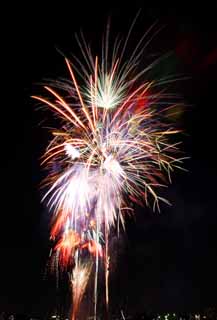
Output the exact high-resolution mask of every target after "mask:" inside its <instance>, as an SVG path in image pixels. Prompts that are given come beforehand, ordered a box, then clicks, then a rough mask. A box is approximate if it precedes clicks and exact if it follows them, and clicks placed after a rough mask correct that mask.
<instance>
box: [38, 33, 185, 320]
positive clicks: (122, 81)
mask: <svg viewBox="0 0 217 320" xmlns="http://www.w3.org/2000/svg"><path fill="white" fill-rule="evenodd" d="M150 31H151V28H150V30H149V32H150ZM147 35H148V33H147V34H145V35H144V36H143V37H142V39H141V41H139V43H138V45H137V46H136V48H135V50H134V51H133V53H132V55H131V57H130V58H129V59H128V62H125V61H123V57H124V54H125V47H126V44H127V40H128V37H129V35H128V37H127V40H126V42H125V43H123V44H122V47H123V49H122V51H120V50H119V48H120V46H121V42H120V43H118V42H117V43H116V45H115V46H114V50H113V52H112V55H111V57H112V58H111V60H109V56H108V37H106V43H105V46H104V51H103V55H102V57H101V59H100V58H99V57H98V56H96V57H95V59H94V58H93V57H92V55H91V52H90V48H89V47H88V46H87V45H86V43H84V44H82V43H81V42H80V40H79V42H78V43H79V46H80V48H81V51H82V54H83V55H84V58H85V62H86V65H87V68H85V66H84V65H83V64H82V63H81V62H80V61H78V60H77V59H76V58H75V61H76V62H77V63H78V65H77V66H76V65H72V63H71V62H70V61H69V60H68V59H65V61H66V66H67V69H68V72H69V75H70V79H71V81H70V82H69V81H66V82H65V83H64V82H63V83H59V82H57V83H56V85H54V84H53V85H51V86H45V87H44V88H45V90H46V92H47V94H49V96H50V98H45V97H40V96H34V98H35V99H37V100H38V101H40V102H41V103H42V104H44V105H47V106H48V107H49V108H50V109H51V110H52V111H53V112H54V114H55V115H56V116H58V117H59V118H60V120H61V126H60V129H58V130H53V132H52V134H53V136H54V138H53V140H52V141H51V143H50V144H49V146H48V148H47V150H46V152H45V154H44V157H43V161H42V163H43V165H46V166H47V168H48V170H50V174H49V175H48V177H47V179H46V180H45V185H46V187H48V189H47V192H46V194H45V195H44V198H43V200H46V201H47V205H48V207H49V208H50V210H51V211H52V212H53V223H52V228H51V238H52V239H53V240H54V241H56V242H57V243H56V245H55V247H54V252H55V253H56V255H57V256H58V261H59V265H60V268H61V269H62V270H64V269H66V268H67V267H68V266H69V265H71V267H72V285H73V304H74V311H73V315H72V319H75V318H76V313H77V311H78V306H79V305H80V302H81V299H82V296H83V293H84V290H85V287H86V284H87V281H88V277H89V276H90V272H91V271H90V270H91V268H90V267H89V266H88V265H85V266H82V264H81V263H80V262H79V263H78V261H81V260H82V257H83V256H85V259H86V258H87V256H88V257H89V260H90V261H92V259H93V257H94V259H95V268H94V269H95V289H94V297H95V308H94V309H95V317H96V306H97V283H98V268H99V264H100V263H99V262H100V261H99V260H100V259H103V260H104V269H105V284H106V298H105V299H106V304H107V307H108V303H109V292H108V276H109V252H108V251H109V235H110V230H111V228H113V227H115V226H116V225H119V223H121V225H122V226H123V228H124V220H125V215H126V213H127V212H128V211H129V210H132V209H129V207H128V203H129V201H130V202H138V203H142V202H143V203H144V204H146V205H148V204H149V202H150V198H152V199H153V204H154V205H153V206H154V209H155V208H156V207H157V208H158V209H159V201H164V202H166V203H168V201H167V200H165V199H163V198H162V197H160V196H158V194H157V193H156V189H157V187H160V186H163V185H164V184H165V177H164V174H163V171H166V172H167V175H168V178H169V180H170V172H171V171H172V170H173V168H175V167H178V168H179V167H180V163H182V159H180V158H179V159H177V158H176V153H177V150H178V143H170V142H169V140H168V138H169V136H170V135H174V134H176V133H177V132H178V131H177V130H175V129H174V128H173V127H170V126H169V125H167V124H166V122H165V123H164V122H162V121H161V120H162V118H163V111H162V104H161V100H164V99H165V97H166V99H167V100H168V97H169V96H168V95H166V94H165V93H164V92H163V90H158V91H156V88H157V86H158V85H160V84H162V83H164V84H165V83H166V82H167V81H168V82H169V81H171V79H170V78H167V79H163V80H162V79H161V80H159V81H157V80H156V81H144V80H143V78H145V75H146V74H147V73H148V71H149V70H151V68H153V67H154V66H155V65H156V64H157V63H158V60H157V61H154V62H153V63H152V64H151V65H149V66H148V67H146V68H145V69H143V71H141V72H136V68H137V65H138V62H139V58H140V57H141V54H142V52H143V49H141V46H142V44H143V41H144V39H145V37H146V36H147ZM76 75H77V76H79V79H81V83H78V81H77V76H76ZM142 80H143V81H142ZM55 87H56V88H55ZM166 102H167V101H166ZM164 103H165V101H164ZM156 106H157V107H156ZM167 108H172V104H171V105H170V104H169V106H168V107H167ZM53 168H55V170H54V169H53ZM73 266H74V269H73Z"/></svg>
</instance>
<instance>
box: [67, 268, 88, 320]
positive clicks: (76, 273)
mask: <svg viewBox="0 0 217 320" xmlns="http://www.w3.org/2000/svg"><path fill="white" fill-rule="evenodd" d="M91 269H92V264H91V263H89V264H84V265H81V264H80V263H79V262H77V263H76V265H75V268H74V270H73V273H72V277H71V284H72V293H73V301H72V302H73V311H72V318H71V319H72V320H75V319H76V315H77V313H78V310H79V306H80V303H81V300H82V297H83V295H84V292H85V289H86V286H87V283H88V279H89V276H90V273H91Z"/></svg>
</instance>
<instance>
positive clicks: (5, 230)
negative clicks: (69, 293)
mask: <svg viewBox="0 0 217 320" xmlns="http://www.w3.org/2000/svg"><path fill="white" fill-rule="evenodd" d="M139 8H141V9H142V11H141V14H140V16H139V18H138V21H137V24H136V27H135V30H134V33H133V38H134V40H135V39H138V40H139V39H140V37H141V36H142V35H143V33H144V32H145V31H146V30H147V28H148V27H149V26H150V25H151V24H152V23H154V22H155V21H156V20H158V24H159V26H164V28H163V29H162V32H160V34H159V35H158V36H156V37H155V38H154V39H153V41H152V43H151V45H150V46H149V48H148V52H149V53H155V51H157V53H161V52H162V53H165V52H167V51H172V52H173V55H172V57H173V60H172V61H171V60H170V61H168V62H167V64H166V67H168V68H169V67H170V66H171V64H172V63H174V59H175V61H176V63H175V65H177V68H178V71H180V70H181V72H182V73H183V74H185V75H186V76H187V77H188V79H187V80H185V81H182V82H179V83H178V85H177V87H178V91H179V93H180V94H181V95H182V96H183V100H184V101H185V102H186V105H187V107H185V113H184V114H182V115H181V119H179V121H180V124H181V127H182V128H183V129H184V131H185V134H184V135H183V136H182V139H183V146H182V149H183V150H184V151H185V153H186V155H187V156H189V157H190V159H189V160H186V162H185V167H186V168H187V169H188V172H181V171H179V172H176V174H175V175H174V176H173V178H174V179H173V184H172V185H170V186H169V188H168V189H167V192H166V196H167V198H168V199H169V200H170V201H171V202H172V204H173V206H172V207H166V206H162V211H161V213H160V214H158V213H152V212H151V210H148V209H146V208H142V209H141V208H138V209H137V210H136V211H137V215H136V219H135V220H133V221H132V222H129V223H128V224H127V231H128V232H127V235H126V236H125V238H126V239H125V241H123V248H122V249H121V248H120V246H119V249H118V250H119V251H120V252H121V254H120V258H119V259H118V261H117V263H119V264H118V266H119V267H118V268H117V269H118V270H117V275H116V276H115V278H114V279H115V280H113V285H112V291H114V295H113V304H114V305H115V304H120V305H122V306H124V307H125V308H127V309H128V310H129V311H133V312H138V311H144V310H150V311H159V310H175V311H180V310H197V309H200V308H204V307H207V306H212V305H216V304H217V294H216V292H217V291H216V288H217V272H216V270H217V248H216V243H217V195H216V179H217V169H216V157H215V154H216V115H217V112H216V109H217V103H216V83H217V75H216V74H217V73H216V71H217V68H216V65H217V41H216V40H217V24H216V12H217V5H214V4H212V3H211V2H207V3H203V6H202V4H201V5H200V4H198V3H197V7H194V8H193V7H189V6H188V5H187V4H185V5H184V4H183V3H182V4H179V5H178V4H177V3H175V4H174V5H173V6H172V7H169V6H166V7H164V6H163V5H161V6H160V7H157V5H152V4H151V3H148V4H143V2H142V1H140V2H139V1H131V2H130V3H129V4H124V5H123V6H121V4H120V5H117V6H112V5H111V4H106V5H103V4H97V3H96V2H91V3H89V4H88V5H86V4H85V2H84V1H80V2H79V1H77V2H74V1H60V2H59V4H58V5H54V4H50V6H49V5H48V2H47V5H46V6H45V4H43V3H41V4H40V2H38V1H36V2H34V3H31V4H29V5H27V6H25V7H24V8H21V7H17V8H16V7H13V10H11V8H8V10H7V11H5V15H6V22H5V26H4V27H3V29H2V31H3V33H4V40H5V45H3V48H4V49H3V51H4V53H5V58H4V59H3V60H2V64H3V65H2V67H4V65H5V66H7V67H6V76H5V77H4V78H3V77H2V78H3V80H4V82H5V86H6V89H5V90H4V91H3V92H2V94H1V96H2V99H1V127H2V136H1V144H2V145H1V150H2V162H3V164H2V166H1V178H2V179H1V185H2V191H3V194H2V197H1V202H2V209H1V220H0V222H1V232H0V250H1V256H0V259H1V260H0V311H1V309H2V310H7V311H13V310H14V311H16V312H22V313H26V314H28V313H29V314H30V313H33V314H39V315H40V314H45V312H48V311H49V310H51V308H52V305H54V304H55V303H54V302H55V299H57V300H58V298H57V297H56V293H55V292H56V291H55V281H54V279H48V278H49V277H48V276H47V275H46V272H45V271H46V270H45V269H46V268H45V267H46V262H47V258H48V253H49V242H48V239H49V234H48V223H49V213H48V212H47V210H46V208H45V207H43V205H41V203H40V197H41V194H40V191H39V184H40V181H41V179H42V177H43V173H42V171H41V170H40V166H39V158H40V156H41V155H42V151H43V148H44V147H45V145H46V143H47V141H48V139H49V134H48V132H47V130H46V129H44V128H43V126H44V123H43V120H44V117H45V115H43V113H42V112H41V111H36V109H37V108H36V104H35V102H34V101H32V100H31V99H30V95H32V94H35V93H37V92H38V83H40V82H41V81H43V80H44V79H46V78H52V79H55V78H57V77H61V76H63V77H64V76H67V72H66V68H65V64H64V59H63V57H62V56H61V55H60V54H59V53H58V51H57V48H59V49H60V50H62V51H63V52H66V53H67V54H68V53H70V52H73V53H75V54H79V53H78V48H77V45H76V41H75V39H74V33H75V32H79V30H80V29H82V30H83V32H84V34H85V35H86V38H87V40H88V41H90V42H91V43H92V44H93V47H94V48H95V49H97V48H98V46H99V45H100V40H101V35H102V33H103V31H104V29H105V25H106V22H107V18H108V16H110V17H111V26H112V33H113V34H114V35H116V34H118V33H121V34H122V35H123V36H126V32H127V31H128V29H129V26H130V24H131V22H132V20H133V18H134V17H135V15H136V13H137V11H138V9H139ZM141 65H142V63H141ZM174 71H176V69H174ZM46 116H47V114H46ZM40 123H41V124H40ZM44 279H45V280H44ZM114 283H116V285H117V288H116V289H115V290H114V288H115V286H114Z"/></svg>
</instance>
